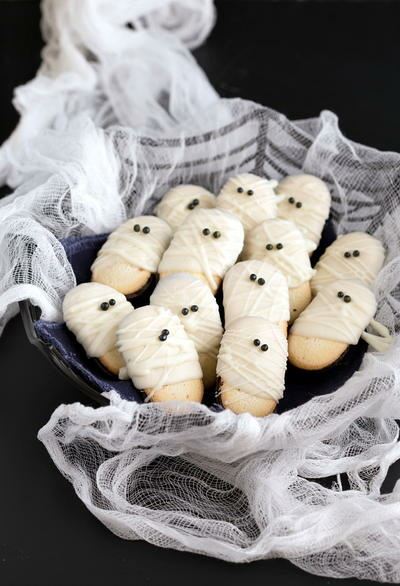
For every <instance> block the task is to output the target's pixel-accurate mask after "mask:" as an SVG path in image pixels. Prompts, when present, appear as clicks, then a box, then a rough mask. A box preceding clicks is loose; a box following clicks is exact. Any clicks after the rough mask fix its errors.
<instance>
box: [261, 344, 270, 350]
mask: <svg viewBox="0 0 400 586" xmlns="http://www.w3.org/2000/svg"><path fill="white" fill-rule="evenodd" d="M261 350H262V351H263V352H266V351H267V350H268V344H263V345H262V346H261Z"/></svg>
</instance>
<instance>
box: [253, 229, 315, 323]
mask: <svg viewBox="0 0 400 586" xmlns="http://www.w3.org/2000/svg"><path fill="white" fill-rule="evenodd" d="M242 257H243V258H244V259H259V260H264V261H267V262H269V263H272V264H273V265H275V266H276V268H277V269H279V270H280V271H281V273H283V274H284V275H285V277H286V278H287V281H288V286H289V301H290V319H291V321H293V320H294V319H296V318H297V316H298V315H300V313H301V312H302V311H303V309H304V308H305V307H306V306H307V305H308V304H309V303H310V301H311V287H310V279H311V277H312V276H313V274H314V271H313V269H312V268H311V263H310V257H309V256H308V252H307V245H306V241H305V240H304V237H303V235H302V233H301V232H300V230H299V229H298V228H297V227H296V226H295V225H294V224H293V222H289V221H287V220H281V219H279V218H276V219H274V220H266V221H265V222H263V223H262V224H259V225H258V226H256V227H255V228H254V229H253V230H252V231H251V232H250V233H249V234H248V236H247V237H246V243H245V247H244V251H243V255H242Z"/></svg>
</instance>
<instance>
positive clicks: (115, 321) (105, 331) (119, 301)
mask: <svg viewBox="0 0 400 586" xmlns="http://www.w3.org/2000/svg"><path fill="white" fill-rule="evenodd" d="M114 302H115V303H114ZM133 311H134V309H133V306H132V305H131V304H130V303H129V301H127V300H126V298H125V296H124V295H122V294H121V293H119V292H118V291H116V290H115V289H112V288H111V287H108V286H107V285H102V284H100V283H82V284H81V285H78V286H77V287H75V288H74V289H71V290H70V291H68V293H67V294H66V296H65V298H64V302H63V315H64V320H65V323H66V326H67V328H68V329H69V330H71V332H72V333H73V334H75V337H76V339H77V340H78V342H79V343H80V344H82V346H83V347H84V349H85V351H86V354H87V355H88V356H89V357H91V358H94V357H95V358H100V357H101V356H103V355H105V354H107V353H108V352H110V351H113V350H115V345H116V341H117V338H116V333H117V328H118V326H119V324H120V322H121V321H122V320H123V319H124V318H125V317H126V316H127V315H130V314H132V313H133Z"/></svg>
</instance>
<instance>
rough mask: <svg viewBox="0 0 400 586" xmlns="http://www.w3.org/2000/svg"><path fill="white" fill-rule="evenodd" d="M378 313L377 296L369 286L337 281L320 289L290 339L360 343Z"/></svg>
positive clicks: (296, 323) (295, 326) (357, 282)
mask: <svg viewBox="0 0 400 586" xmlns="http://www.w3.org/2000/svg"><path fill="white" fill-rule="evenodd" d="M375 311H376V301H375V296H374V294H373V292H372V291H371V289H370V288H369V287H368V286H367V285H365V284H364V283H362V282H361V281H357V280H350V279H346V280H338V281H335V282H334V283H330V284H329V285H326V286H325V287H324V288H323V289H321V291H320V292H319V293H318V294H317V296H316V297H315V298H314V299H313V300H312V302H311V303H310V305H309V306H308V307H307V308H306V309H305V310H304V311H303V313H302V314H301V315H300V316H299V317H298V318H297V320H296V321H295V322H294V324H293V326H292V328H291V330H290V336H292V335H296V336H303V337H307V338H319V339H326V340H331V341H335V342H342V343H344V344H357V343H358V341H359V339H360V336H361V334H362V332H363V331H364V329H365V328H366V327H367V326H368V324H369V323H370V321H371V320H372V318H373V317H374V315H375Z"/></svg>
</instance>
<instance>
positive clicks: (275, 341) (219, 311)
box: [21, 173, 391, 417]
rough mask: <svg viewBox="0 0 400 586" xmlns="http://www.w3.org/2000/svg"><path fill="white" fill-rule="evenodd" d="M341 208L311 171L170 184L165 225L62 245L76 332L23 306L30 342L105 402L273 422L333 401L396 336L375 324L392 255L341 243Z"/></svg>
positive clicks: (135, 222)
mask: <svg viewBox="0 0 400 586" xmlns="http://www.w3.org/2000/svg"><path fill="white" fill-rule="evenodd" d="M330 203H331V195H330V191H329V189H328V187H327V185H326V184H325V183H324V182H323V181H322V180H321V179H319V178H318V177H316V176H313V175H309V174H298V175H290V176H287V177H285V178H283V179H282V180H281V181H279V182H278V181H276V180H273V179H268V178H265V177H260V176H258V175H256V174H254V173H241V174H239V175H235V176H232V177H229V178H227V181H226V182H225V184H224V185H223V186H222V188H221V190H220V192H219V193H218V194H217V195H215V194H213V193H211V192H210V191H208V190H207V189H206V188H204V187H202V186H198V185H177V186H174V187H171V188H170V189H169V190H168V191H166V193H165V194H164V195H163V197H162V198H161V200H160V201H159V203H158V204H157V205H156V207H155V209H154V213H153V214H149V215H141V216H137V217H134V218H130V219H128V220H127V221H125V222H124V223H123V224H121V225H120V226H118V227H117V228H116V229H115V230H114V231H113V232H112V233H110V234H103V235H95V236H86V237H71V238H68V239H66V240H64V241H62V244H63V246H64V248H65V251H66V254H67V257H68V260H69V262H70V263H71V266H72V268H73V270H74V273H75V277H76V283H77V284H76V286H75V287H74V288H73V289H71V290H70V291H68V292H67V294H66V295H65V298H64V302H63V318H64V322H63V323H55V322H48V321H44V320H41V319H40V315H39V313H38V312H37V310H36V308H35V307H34V306H32V305H31V304H30V302H29V301H25V302H22V304H21V310H22V314H23V318H24V322H25V325H26V327H27V330H28V333H29V336H30V338H31V340H32V341H33V342H34V343H35V344H37V345H38V346H39V347H40V348H41V349H42V350H44V351H45V353H46V355H47V356H48V357H49V358H50V359H51V360H52V362H54V363H55V364H56V365H57V366H58V368H60V369H61V370H62V371H63V372H64V373H65V374H67V376H69V377H70V378H71V379H72V380H74V382H76V383H77V384H78V385H79V386H80V388H81V389H82V390H83V391H84V392H86V393H87V394H89V395H90V396H91V397H92V398H94V399H95V400H97V401H99V402H100V403H105V402H106V401H107V399H106V393H107V391H111V390H115V391H117V392H118V393H119V394H120V396H121V397H122V398H124V399H127V400H131V401H137V402H147V401H154V402H166V401H194V402H204V403H205V404H206V405H208V406H209V407H210V408H211V409H213V410H220V409H230V410H231V411H233V412H234V413H238V414H239V413H251V414H252V415H254V416H257V417H263V416H267V415H269V414H270V413H272V412H277V413H281V412H283V411H286V410H288V409H291V408H293V407H296V406H298V405H300V404H302V403H304V402H306V401H307V400H309V399H310V398H311V397H313V396H315V395H316V394H325V393H331V392H333V391H335V390H336V389H337V388H339V387H340V386H341V385H342V384H343V383H344V382H345V381H346V380H347V379H348V378H349V377H351V376H352V374H353V373H354V372H355V371H357V369H358V368H359V366H360V364H361V361H362V357H363V355H364V353H365V351H366V349H367V347H368V345H370V346H371V347H372V348H373V349H376V350H378V351H384V350H385V349H386V348H387V347H388V346H389V344H390V340H391V339H390V335H389V332H388V330H387V329H386V328H385V327H384V326H383V325H382V324H380V323H378V322H377V321H375V319H374V317H375V312H376V300H375V296H374V293H373V290H372V286H373V283H374V280H375V278H376V276H377V274H378V272H379V271H380V269H381V267H382V265H383V263H384V259H385V250H384V247H383V245H382V243H381V242H380V241H379V240H378V239H377V238H375V237H373V236H371V235H369V234H367V233H364V232H353V233H347V234H344V235H337V234H335V231H334V229H333V223H332V222H331V221H330Z"/></svg>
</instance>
